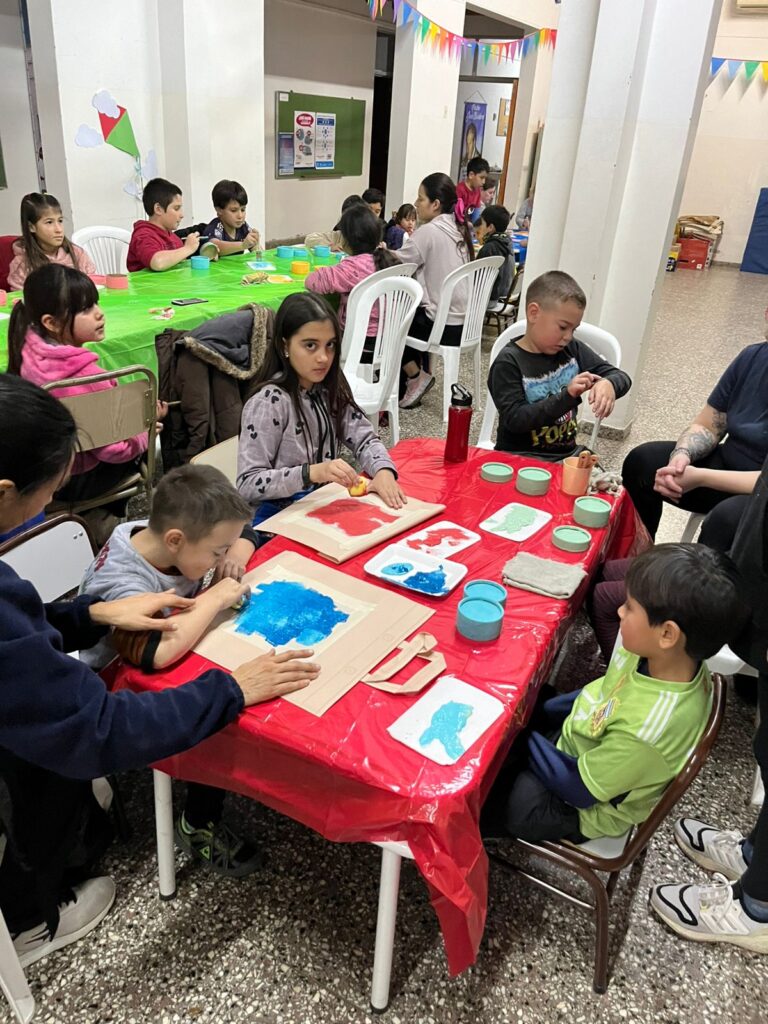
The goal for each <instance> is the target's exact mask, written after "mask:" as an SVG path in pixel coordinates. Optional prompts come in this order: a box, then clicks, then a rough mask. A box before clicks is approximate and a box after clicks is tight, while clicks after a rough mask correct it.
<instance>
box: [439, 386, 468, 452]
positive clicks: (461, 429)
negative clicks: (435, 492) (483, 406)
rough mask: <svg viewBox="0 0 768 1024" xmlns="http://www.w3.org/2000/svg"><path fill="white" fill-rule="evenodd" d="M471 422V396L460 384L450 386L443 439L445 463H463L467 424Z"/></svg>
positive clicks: (465, 449)
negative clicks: (449, 398)
mask: <svg viewBox="0 0 768 1024" xmlns="http://www.w3.org/2000/svg"><path fill="white" fill-rule="evenodd" d="M471 420H472V395H471V394H470V393H469V392H468V391H467V389H466V388H465V387H462V386H461V384H451V407H450V409H449V410H448V436H447V437H446V439H445V461H446V462H465V461H466V458H467V448H468V447H469V424H470V421H471Z"/></svg>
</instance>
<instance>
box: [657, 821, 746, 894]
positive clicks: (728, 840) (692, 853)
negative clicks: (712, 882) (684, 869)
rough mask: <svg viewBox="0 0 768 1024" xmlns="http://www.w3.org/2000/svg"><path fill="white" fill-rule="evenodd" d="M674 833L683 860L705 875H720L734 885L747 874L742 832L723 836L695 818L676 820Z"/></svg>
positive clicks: (730, 832) (719, 830)
mask: <svg viewBox="0 0 768 1024" xmlns="http://www.w3.org/2000/svg"><path fill="white" fill-rule="evenodd" d="M674 832H675V841H676V842H677V845H678V846H679V847H680V849H681V850H682V851H683V853H684V854H685V855H686V857H688V858H689V859H690V860H692V861H693V862H694V864H698V865H699V866H700V867H702V868H704V870H705V871H719V872H720V874H721V875H725V877H726V878H729V879H730V880H731V881H732V882H735V881H736V879H737V878H741V876H742V875H743V874H744V872H745V871H746V870H747V867H748V865H747V862H746V861H745V860H744V851H743V849H742V846H741V844H742V842H743V841H744V836H743V835H742V834H741V832H736V831H729V832H726V831H723V830H721V829H719V828H715V826H714V825H708V824H707V823H706V822H705V821H699V820H698V819H697V818H679V819H678V820H677V821H676V822H675V828H674Z"/></svg>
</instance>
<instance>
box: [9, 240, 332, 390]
mask: <svg viewBox="0 0 768 1024" xmlns="http://www.w3.org/2000/svg"><path fill="white" fill-rule="evenodd" d="M253 259H254V257H253V256H252V255H251V254H250V253H247V254H240V253H238V254H237V255H234V256H227V257H225V258H223V259H220V260H219V261H218V262H217V263H212V264H211V266H210V269H208V270H193V269H192V267H191V266H190V265H189V260H185V261H184V263H182V264H181V265H180V266H177V267H174V268H173V269H172V270H166V271H164V272H163V273H154V272H153V271H151V270H140V271H139V272H138V273H135V274H129V275H128V290H127V291H111V290H110V289H108V288H104V289H101V290H100V291H99V305H100V306H101V308H102V309H103V310H104V314H105V316H106V333H105V336H104V340H103V341H101V342H98V343H95V344H93V345H89V346H88V347H89V348H92V349H93V351H95V352H98V354H99V363H100V365H101V366H102V367H103V368H104V369H105V370H118V369H120V368H121V367H123V366H130V365H131V364H132V363H140V364H141V365H142V366H148V367H149V368H150V369H151V370H152V371H153V372H157V356H156V353H155V335H156V334H159V333H160V332H161V331H164V330H165V329H166V327H173V328H177V329H184V328H188V329H190V330H191V329H192V328H193V327H197V325H198V324H200V323H202V322H203V321H204V320H211V319H212V318H213V317H215V316H220V315H221V314H222V313H231V312H232V311H233V310H234V309H237V308H238V306H242V305H244V304H245V303H246V302H258V303H261V304H262V305H264V306H270V307H271V308H272V309H277V307H278V306H279V305H280V303H281V302H282V301H283V299H284V298H285V297H286V295H290V294H291V293H292V292H299V291H303V289H304V278H303V277H294V278H293V280H292V282H291V283H290V284H269V283H268V282H265V283H264V284H255V285H243V284H241V283H240V282H241V280H242V277H243V275H244V274H251V273H253V270H252V269H251V268H250V267H249V266H248V263H249V261H252V260H253ZM264 259H265V260H269V261H270V262H271V263H274V264H275V267H276V270H275V271H274V272H270V273H279V274H289V275H290V267H291V261H290V260H277V259H276V258H275V252H274V250H272V251H268V252H266V253H265V254H264ZM334 262H335V260H333V259H320V260H314V259H313V260H312V263H313V265H316V266H323V265H327V264H329V263H334ZM15 294H20V293H15ZM12 298H13V293H12V294H11V295H10V296H9V298H8V305H7V306H6V307H4V308H3V309H0V312H3V313H8V312H10V305H11V300H12ZM187 298H199V299H208V301H207V302H203V303H199V304H197V305H194V306H174V307H173V310H174V315H173V317H172V318H171V319H170V320H155V319H153V315H152V314H151V313H150V312H149V310H150V309H153V308H156V307H164V306H170V305H171V299H187ZM7 341H8V320H7V319H0V369H2V370H5V368H6V367H7V365H8V351H7Z"/></svg>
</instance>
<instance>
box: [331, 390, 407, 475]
mask: <svg viewBox="0 0 768 1024" xmlns="http://www.w3.org/2000/svg"><path fill="white" fill-rule="evenodd" d="M342 425H343V428H344V436H343V437H342V438H340V440H342V441H343V442H344V444H345V445H346V446H347V448H349V450H350V451H351V452H352V454H353V455H354V456H355V458H356V459H357V461H358V463H359V464H360V468H361V469H362V471H363V472H364V473H367V474H368V476H370V477H371V478H373V477H374V476H375V475H376V474H377V473H378V471H379V470H380V469H391V470H392V472H393V473H394V474H395V476H397V470H396V469H395V464H394V462H393V461H392V459H390V457H389V452H388V451H387V449H386V448H385V447H384V445H383V444H382V442H381V440H380V438H379V436H378V434H377V433H376V432H375V431H374V429H373V427H372V426H371V422H370V420H369V419H368V418H367V417H366V416H365V415H364V414H363V413H362V412H360V410H359V409H355V408H354V406H351V405H348V406H347V408H346V409H345V410H344V420H343V424H342Z"/></svg>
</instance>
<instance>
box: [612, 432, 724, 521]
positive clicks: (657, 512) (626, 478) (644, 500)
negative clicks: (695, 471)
mask: <svg viewBox="0 0 768 1024" xmlns="http://www.w3.org/2000/svg"><path fill="white" fill-rule="evenodd" d="M674 448H675V442H674V441H649V442H648V443H647V444H641V445H638V447H637V448H633V449H632V451H631V452H630V453H629V455H628V456H627V457H626V459H624V465H623V467H622V470H621V477H622V480H623V482H624V486H625V487H626V489H627V492H628V493H629V496H630V498H631V499H632V501H633V503H634V506H635V508H636V509H637V513H638V515H639V516H640V519H641V520H642V521H643V524H644V526H645V528H646V529H647V530H648V532H649V533H650V535H651V537H655V536H656V531H657V530H658V528H659V522H660V520H661V512H662V508H663V507H664V502H665V501H666V500H667V499H666V498H662V496H661V495H660V494H659V493H658V492H657V491H654V489H653V484H654V480H655V478H656V470H658V469H661V467H662V466H666V465H667V463H668V462H669V456H670V455H671V454H672V452H673V451H674ZM696 465H697V466H701V467H702V468H705V469H731V468H732V467H731V466H728V465H726V463H725V460H724V459H723V456H722V449H721V448H720V447H717V448H715V450H714V451H713V452H710V453H709V455H707V456H706V457H705V458H703V459H697V460H696ZM728 497H729V496H728V494H726V493H725V491H713V490H710V489H709V488H708V487H696V488H694V489H693V490H692V491H688V493H687V494H684V495H683V496H682V498H681V499H680V501H679V502H678V503H677V505H678V507H679V508H683V509H685V510H686V511H688V512H704V513H707V512H710V511H711V510H712V509H713V508H714V507H715V506H716V505H719V504H720V502H722V501H725V500H726V499H727V498H728Z"/></svg>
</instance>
